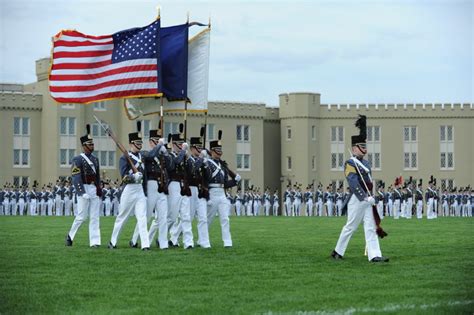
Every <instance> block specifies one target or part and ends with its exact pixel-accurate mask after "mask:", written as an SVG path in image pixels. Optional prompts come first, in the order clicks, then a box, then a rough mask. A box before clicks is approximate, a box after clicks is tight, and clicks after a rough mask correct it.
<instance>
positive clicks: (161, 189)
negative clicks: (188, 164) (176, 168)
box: [158, 98, 168, 195]
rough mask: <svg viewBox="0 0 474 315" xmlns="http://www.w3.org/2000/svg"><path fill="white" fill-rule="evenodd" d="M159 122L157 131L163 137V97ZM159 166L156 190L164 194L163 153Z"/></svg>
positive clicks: (165, 186) (165, 190)
mask: <svg viewBox="0 0 474 315" xmlns="http://www.w3.org/2000/svg"><path fill="white" fill-rule="evenodd" d="M160 114H161V116H160V123H159V124H158V133H159V134H160V135H161V136H162V137H163V128H162V126H163V98H161V107H160ZM160 166H161V172H160V185H159V186H158V192H159V193H160V194H162V193H164V194H165V195H167V194H168V185H166V181H165V171H166V167H165V159H164V157H163V155H160Z"/></svg>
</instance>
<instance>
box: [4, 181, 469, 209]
mask: <svg viewBox="0 0 474 315" xmlns="http://www.w3.org/2000/svg"><path fill="white" fill-rule="evenodd" d="M19 195H20V194H19V192H18V187H16V186H15V188H14V189H13V192H12V194H11V198H10V208H11V213H12V215H16V214H17V208H18V199H19ZM459 200H461V199H459ZM459 204H461V201H459Z"/></svg>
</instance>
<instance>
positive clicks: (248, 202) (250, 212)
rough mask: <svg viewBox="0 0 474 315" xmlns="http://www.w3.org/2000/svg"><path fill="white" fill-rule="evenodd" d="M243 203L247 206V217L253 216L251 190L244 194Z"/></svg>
mask: <svg viewBox="0 0 474 315" xmlns="http://www.w3.org/2000/svg"><path fill="white" fill-rule="evenodd" d="M245 203H246V205H247V216H248V217H250V216H252V215H253V205H252V203H253V198H252V188H249V190H248V191H247V192H246V193H245Z"/></svg>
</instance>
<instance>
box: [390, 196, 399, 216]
mask: <svg viewBox="0 0 474 315" xmlns="http://www.w3.org/2000/svg"><path fill="white" fill-rule="evenodd" d="M392 209H393V217H394V218H395V219H398V218H400V199H395V200H394V201H393V207H392Z"/></svg>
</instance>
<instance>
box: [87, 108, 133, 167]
mask: <svg viewBox="0 0 474 315" xmlns="http://www.w3.org/2000/svg"><path fill="white" fill-rule="evenodd" d="M94 118H95V120H96V121H97V122H98V123H99V125H100V127H101V128H102V129H104V131H105V133H106V134H107V135H108V136H109V137H110V138H112V140H113V141H114V142H115V145H117V148H118V149H119V150H120V151H121V152H122V153H123V155H124V156H125V158H126V159H127V161H128V163H129V164H130V167H131V168H132V171H133V173H138V170H137V168H136V167H135V164H133V162H132V160H131V159H130V156H129V155H128V151H127V149H125V147H124V146H123V144H121V143H120V142H119V141H118V140H117V137H116V136H115V134H114V132H113V131H112V129H111V128H110V126H109V125H108V124H107V123H106V122H105V121H103V120H100V119H99V118H97V116H96V115H94Z"/></svg>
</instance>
